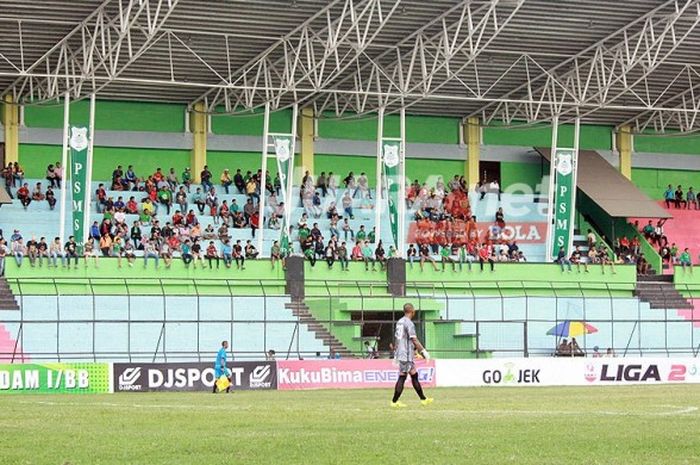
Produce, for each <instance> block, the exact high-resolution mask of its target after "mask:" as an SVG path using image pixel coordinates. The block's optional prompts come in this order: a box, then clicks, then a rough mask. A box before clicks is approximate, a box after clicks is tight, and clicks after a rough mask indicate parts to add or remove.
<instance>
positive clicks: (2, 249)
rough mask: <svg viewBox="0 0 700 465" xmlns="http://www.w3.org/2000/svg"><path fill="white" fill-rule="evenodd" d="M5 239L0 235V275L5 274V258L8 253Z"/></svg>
mask: <svg viewBox="0 0 700 465" xmlns="http://www.w3.org/2000/svg"><path fill="white" fill-rule="evenodd" d="M10 253H11V252H10V249H9V248H8V247H7V244H6V243H5V239H3V238H2V237H0V276H5V258H6V257H7V256H8V255H9V254H10Z"/></svg>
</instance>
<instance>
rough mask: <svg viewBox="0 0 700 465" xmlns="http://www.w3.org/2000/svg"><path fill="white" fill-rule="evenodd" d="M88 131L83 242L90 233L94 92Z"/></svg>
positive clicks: (91, 100) (91, 98) (91, 96)
mask: <svg viewBox="0 0 700 465" xmlns="http://www.w3.org/2000/svg"><path fill="white" fill-rule="evenodd" d="M88 133H89V135H90V138H89V139H88V153H87V161H88V163H87V175H86V182H85V189H87V190H86V191H85V211H84V219H83V224H85V225H86V226H87V228H84V230H83V243H84V242H85V241H87V239H88V236H89V234H90V225H91V224H92V222H91V221H90V205H91V204H92V192H93V191H92V154H93V147H94V144H95V94H94V93H93V94H90V116H89V122H88Z"/></svg>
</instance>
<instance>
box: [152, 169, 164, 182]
mask: <svg viewBox="0 0 700 465" xmlns="http://www.w3.org/2000/svg"><path fill="white" fill-rule="evenodd" d="M163 179H165V176H163V172H162V171H161V169H160V168H157V169H156V172H155V173H153V180H154V181H155V182H156V183H159V182H161V181H162V180H163Z"/></svg>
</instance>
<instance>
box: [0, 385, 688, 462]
mask: <svg viewBox="0 0 700 465" xmlns="http://www.w3.org/2000/svg"><path fill="white" fill-rule="evenodd" d="M429 391H430V392H429V395H431V396H433V397H435V403H434V404H433V405H431V406H429V407H422V406H420V405H419V404H418V402H417V398H416V397H415V393H414V392H413V391H412V390H411V389H409V387H407V388H406V390H405V391H404V397H403V399H402V400H404V401H405V402H406V403H407V404H408V408H406V409H402V410H393V409H391V408H390V407H389V398H388V397H389V396H390V394H391V393H390V391H389V390H381V391H380V390H365V391H339V390H335V391H333V390H328V391H306V392H274V391H267V392H261V391H259V392H250V391H248V392H236V393H232V394H228V395H226V394H219V395H213V394H210V393H138V394H113V395H25V396H18V395H7V396H0V463H1V464H3V465H5V464H7V465H10V464H11V465H29V464H42V465H43V464H51V465H67V464H70V465H98V464H120V465H125V464H144V465H146V464H151V465H160V464H163V465H165V464H167V465H177V464H211V465H218V464H226V465H228V464H274V465H279V464H342V465H346V464H347V465H352V464H362V465H373V464H382V465H383V464H399V463H402V464H412V465H425V464H507V463H513V464H538V465H542V464H556V465H561V464H569V463H581V464H625V465H628V464H634V465H642V464H650V465H651V464H654V465H658V464H698V463H700V386H692V385H684V386H681V385H677V386H627V387H600V388H599V387H586V388H561V387H558V388H471V389H431V390H429Z"/></svg>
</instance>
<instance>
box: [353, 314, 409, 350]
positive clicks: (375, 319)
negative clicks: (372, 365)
mask: <svg viewBox="0 0 700 465" xmlns="http://www.w3.org/2000/svg"><path fill="white" fill-rule="evenodd" d="M400 317H401V315H400V312H353V313H352V320H353V321H359V322H361V323H362V333H361V336H362V339H364V340H376V341H377V350H378V351H380V352H386V351H388V350H389V344H391V343H392V342H393V341H394V324H395V323H396V320H398V319H399V318H400Z"/></svg>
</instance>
